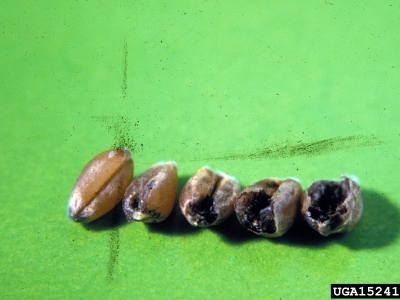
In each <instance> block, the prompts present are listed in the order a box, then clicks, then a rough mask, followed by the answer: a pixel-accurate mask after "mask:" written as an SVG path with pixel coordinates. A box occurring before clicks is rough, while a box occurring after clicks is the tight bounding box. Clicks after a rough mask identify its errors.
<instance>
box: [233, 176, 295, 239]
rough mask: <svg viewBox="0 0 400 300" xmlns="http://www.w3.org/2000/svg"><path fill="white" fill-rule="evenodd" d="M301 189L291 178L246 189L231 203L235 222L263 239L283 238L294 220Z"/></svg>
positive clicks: (271, 181) (257, 184) (266, 180)
mask: <svg viewBox="0 0 400 300" xmlns="http://www.w3.org/2000/svg"><path fill="white" fill-rule="evenodd" d="M301 193H302V189H301V186H300V184H299V183H298V182H297V181H295V180H293V179H286V180H283V181H282V180H279V179H275V178H270V179H264V180H261V181H259V182H257V183H255V184H253V185H251V186H248V187H246V188H245V189H244V190H243V191H242V193H241V194H240V196H239V199H238V201H237V202H236V204H235V211H236V215H237V218H238V220H239V222H240V223H241V224H242V225H243V226H244V227H245V228H246V229H248V230H250V231H252V232H254V233H255V234H258V235H261V236H264V237H278V236H281V235H283V234H284V233H285V232H286V231H287V230H288V229H289V228H290V227H291V226H292V224H293V222H294V220H295V219H296V216H297V213H298V210H299V204H300V197H301Z"/></svg>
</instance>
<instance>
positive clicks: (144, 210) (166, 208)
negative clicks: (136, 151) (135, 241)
mask: <svg viewBox="0 0 400 300" xmlns="http://www.w3.org/2000/svg"><path fill="white" fill-rule="evenodd" d="M177 187H178V172H177V167H176V164H175V163H173V162H166V163H160V164H156V165H154V166H152V167H151V168H150V169H148V170H147V171H146V172H144V173H143V174H141V175H140V176H139V177H137V178H136V179H135V180H133V181H132V182H131V184H130V185H129V187H128V188H127V189H126V192H125V195H124V199H123V201H122V208H123V209H124V212H125V215H126V218H127V220H128V221H142V222H146V223H155V222H161V221H164V220H165V219H166V218H167V217H168V216H169V214H170V213H171V211H172V208H173V207H174V202H175V196H176V189H177Z"/></svg>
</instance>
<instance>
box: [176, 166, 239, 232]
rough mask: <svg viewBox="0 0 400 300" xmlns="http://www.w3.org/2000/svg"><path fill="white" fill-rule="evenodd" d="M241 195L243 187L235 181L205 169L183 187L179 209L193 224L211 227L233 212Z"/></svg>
mask: <svg viewBox="0 0 400 300" xmlns="http://www.w3.org/2000/svg"><path fill="white" fill-rule="evenodd" d="M239 193H240V185H239V183H238V182H237V181H236V180H235V179H234V178H232V177H230V176H228V175H226V174H224V173H215V172H213V171H212V170H210V169H209V168H207V167H203V168H201V169H199V170H198V171H197V172H196V174H194V175H193V177H191V178H190V179H189V180H188V182H187V183H186V184H185V186H184V187H183V189H182V192H181V195H180V197H179V206H180V209H181V211H182V213H183V215H184V216H185V217H186V219H187V220H188V222H189V223H190V224H191V225H193V226H198V227H208V226H212V225H217V224H220V223H222V222H223V221H225V220H226V219H227V218H228V217H229V216H230V215H231V214H232V213H233V210H234V204H235V202H236V200H237V198H238V196H239Z"/></svg>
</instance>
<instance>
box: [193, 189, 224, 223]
mask: <svg viewBox="0 0 400 300" xmlns="http://www.w3.org/2000/svg"><path fill="white" fill-rule="evenodd" d="M190 209H191V211H192V213H193V215H197V216H198V218H199V223H202V221H201V219H203V220H204V221H205V222H206V223H208V224H212V223H214V222H215V221H216V220H217V218H218V214H217V213H216V212H215V210H214V203H213V196H212V194H211V195H207V196H206V197H204V198H203V199H201V200H199V201H196V202H193V203H192V204H191V205H190Z"/></svg>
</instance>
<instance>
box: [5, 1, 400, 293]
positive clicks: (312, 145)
mask: <svg viewBox="0 0 400 300" xmlns="http://www.w3.org/2000/svg"><path fill="white" fill-rule="evenodd" d="M399 30H400V6H399V3H398V2H397V1H351V2H349V1H336V0H330V1H246V2H245V1H243V2H239V1H165V2H162V1H160V2H157V1H138V2H133V1H2V3H1V4H0V72H1V73H0V74H1V75H0V99H1V110H0V124H1V132H0V149H1V155H0V166H1V180H0V188H1V192H2V208H1V210H0V219H1V220H2V221H1V223H0V238H1V246H0V297H1V298H2V299H22V298H32V299H59V298H67V299H68V298H69V299H87V298H89V297H90V298H93V299H96V298H99V299H133V298H135V299H136V298H139V299H160V298H165V297H167V298H177V299H179V298H182V299H187V298H188V297H189V298H192V299H211V298H213V299H217V298H219V299H227V298H235V299H245V298H252V299H253V298H264V299H265V298H268V299H306V298H308V299H310V298H316V299H327V298H329V297H330V284H331V283H400V272H399V266H400V263H399V259H398V255H399V251H400V240H399V216H400V213H399V208H400V202H399V197H400V192H399V188H398V186H399V183H398V175H399V165H400V164H399V159H400V155H399V151H398V149H399V148H400V132H399V125H400V121H399V117H398V115H399V94H400V55H399V50H400V38H399ZM324 140H327V141H325V142H324ZM118 145H128V146H129V147H130V148H131V149H132V151H133V152H134V154H133V156H134V160H135V176H137V175H138V174H140V173H142V172H143V171H144V170H146V169H147V168H148V167H149V166H150V165H152V164H154V163H156V162H158V161H160V160H171V159H172V160H175V161H177V163H178V172H179V177H180V187H179V189H180V188H181V187H182V185H183V184H184V183H185V182H186V180H187V179H188V177H190V176H191V175H192V174H194V172H195V171H196V170H197V169H198V168H200V167H201V166H203V165H209V166H211V167H212V168H215V169H219V170H222V171H224V172H226V173H229V174H231V175H233V176H235V177H236V178H237V179H238V180H239V181H240V183H241V185H242V186H243V187H244V186H246V185H249V184H252V183H254V182H256V181H258V180H260V179H262V178H265V177H270V176H278V177H288V176H294V177H297V178H299V179H300V180H301V182H302V185H303V188H306V187H307V186H308V185H310V184H311V182H312V181H313V180H317V179H329V178H337V177H339V176H340V175H341V174H354V175H356V176H358V177H359V179H360V180H361V185H362V188H363V197H364V204H365V210H364V215H363V218H362V219H361V221H360V223H359V224H358V226H357V227H356V228H355V230H354V231H353V232H351V233H349V234H347V235H339V236H330V237H328V238H323V237H319V236H318V235H317V234H315V233H314V232H312V231H311V230H310V229H308V228H307V227H304V224H302V223H298V224H297V225H296V227H295V228H292V229H291V230H290V231H289V232H288V233H287V235H285V236H283V237H282V238H278V239H265V238H259V237H257V236H255V235H253V234H252V233H250V232H247V231H246V230H245V229H243V228H242V227H240V225H239V224H238V222H237V221H236V219H235V216H232V217H231V218H230V219H229V220H228V221H227V222H226V223H224V224H222V225H221V226H218V227H215V228H210V229H196V228H193V227H191V226H190V225H189V224H188V223H187V222H186V220H185V219H183V217H182V216H181V214H180V212H179V210H176V211H174V213H173V214H172V215H171V216H170V218H169V219H167V220H166V221H165V223H160V224H155V225H151V226H150V225H145V224H140V223H134V224H128V223H126V222H125V221H124V217H123V215H121V214H120V211H118V210H117V211H115V212H114V216H112V215H108V216H105V217H104V218H102V219H100V220H98V221H97V222H94V223H93V224H90V225H87V226H82V225H81V224H76V223H73V222H72V221H70V220H68V218H67V216H66V207H67V201H68V197H69V193H70V192H71V189H72V186H73V184H74V182H75V180H76V178H77V176H78V175H79V173H80V171H81V170H82V168H83V167H84V165H85V164H86V163H87V162H88V161H89V160H90V159H91V158H92V157H93V156H94V155H96V154H97V153H99V152H101V151H103V150H105V149H108V148H110V147H113V146H118ZM115 216H117V217H118V218H117V220H115V218H114V217H115Z"/></svg>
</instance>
